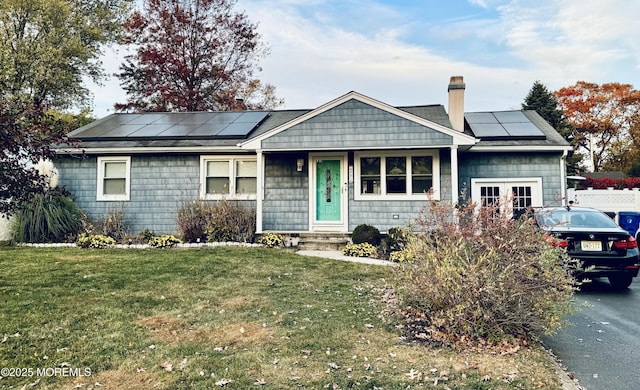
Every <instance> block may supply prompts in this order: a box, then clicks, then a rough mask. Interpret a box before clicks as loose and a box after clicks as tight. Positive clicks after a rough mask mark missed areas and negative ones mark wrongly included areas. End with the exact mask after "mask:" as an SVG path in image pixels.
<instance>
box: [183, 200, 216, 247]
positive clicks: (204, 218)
mask: <svg viewBox="0 0 640 390" xmlns="http://www.w3.org/2000/svg"><path fill="white" fill-rule="evenodd" d="M214 206H215V205H214V203H212V202H207V201H204V200H193V201H189V202H184V203H183V204H182V206H180V208H179V209H178V215H177V218H176V222H177V225H178V230H179V232H180V235H181V236H182V239H183V240H184V241H186V242H205V241H206V240H207V225H208V219H209V217H210V216H211V215H212V214H213V212H214Z"/></svg>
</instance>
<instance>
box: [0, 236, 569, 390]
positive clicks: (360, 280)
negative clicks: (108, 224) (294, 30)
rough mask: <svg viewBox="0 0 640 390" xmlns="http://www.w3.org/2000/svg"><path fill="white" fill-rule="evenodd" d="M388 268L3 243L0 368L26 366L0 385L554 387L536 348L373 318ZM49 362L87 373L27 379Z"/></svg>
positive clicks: (238, 254)
mask: <svg viewBox="0 0 640 390" xmlns="http://www.w3.org/2000/svg"><path fill="white" fill-rule="evenodd" d="M391 272H393V271H392V270H391V269H390V268H388V267H379V266H372V265H364V264H356V263H349V262H341V261H333V260H327V259H318V258H308V257H302V256H299V255H296V254H294V253H291V252H288V251H285V250H276V249H260V248H238V247H234V248H232V247H218V248H207V249H189V250H181V249H172V250H133V249H129V250H127V249H113V250H83V249H76V248H12V247H0V367H8V368H27V369H28V368H31V369H32V370H33V373H32V374H31V376H28V377H20V378H18V377H4V378H2V379H0V388H21V387H22V386H24V385H27V386H29V385H31V384H35V387H36V388H52V389H55V388H74V387H76V386H82V387H81V388H91V387H95V388H108V389H111V388H129V389H146V388H149V389H151V388H166V389H211V388H218V387H222V386H224V387H225V388H232V389H247V388H256V389H257V388H268V389H287V388H309V389H316V388H325V386H328V388H340V389H346V388H358V389H373V388H383V389H405V388H422V387H424V388H436V389H445V388H447V387H448V388H459V389H531V388H542V389H557V388H559V382H558V380H557V376H556V375H555V373H554V368H553V365H552V364H551V360H550V358H549V357H548V355H547V354H546V353H545V352H544V351H543V350H541V349H540V348H538V347H532V348H530V349H526V350H521V351H519V352H518V353H516V354H514V355H506V356H501V355H499V354H480V353H472V352H454V351H451V350H448V349H435V348H432V347H428V346H424V345H421V344H416V343H410V342H406V341H404V340H403V338H402V337H401V334H400V333H399V332H398V331H397V330H396V329H395V328H394V327H393V324H389V323H387V322H386V321H385V320H384V319H381V318H380V316H379V313H380V312H381V309H382V303H381V302H380V297H379V295H378V294H377V293H376V291H377V290H376V287H382V286H384V285H385V279H388V278H389V277H390V276H391ZM56 367H58V368H60V367H66V368H67V369H72V370H76V369H79V370H82V371H80V372H82V373H86V371H85V370H90V374H91V375H90V376H83V377H77V376H76V377H70V376H64V375H61V374H58V375H45V376H38V375H37V373H38V372H37V371H36V370H37V369H47V368H49V369H52V368H56ZM49 372H51V370H50V371H49ZM78 372H79V371H71V372H69V371H67V372H66V374H70V373H76V374H77V373H78ZM26 373H27V375H29V372H28V371H27V372H26ZM60 373H64V372H60ZM225 383H226V385H225ZM436 383H437V385H436V386H434V384H436ZM98 384H99V385H100V386H98Z"/></svg>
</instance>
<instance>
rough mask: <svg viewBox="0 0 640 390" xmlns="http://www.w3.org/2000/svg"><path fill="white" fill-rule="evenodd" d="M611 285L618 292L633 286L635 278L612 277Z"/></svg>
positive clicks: (610, 279) (627, 276)
mask: <svg viewBox="0 0 640 390" xmlns="http://www.w3.org/2000/svg"><path fill="white" fill-rule="evenodd" d="M608 279H609V284H611V287H613V288H614V289H616V290H623V289H625V288H627V287H629V286H630V285H631V282H632V281H633V277H632V276H631V275H611V276H609V278H608Z"/></svg>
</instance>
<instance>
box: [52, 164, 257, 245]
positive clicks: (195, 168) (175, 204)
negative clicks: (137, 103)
mask: <svg viewBox="0 0 640 390" xmlns="http://www.w3.org/2000/svg"><path fill="white" fill-rule="evenodd" d="M55 164H56V166H57V167H58V170H59V171H60V172H61V177H60V185H63V186H65V187H66V188H67V189H68V190H69V191H70V192H71V193H72V194H73V196H74V197H75V201H76V203H77V204H78V206H79V207H80V208H82V209H83V210H85V211H86V212H87V214H88V215H89V217H90V218H92V219H98V218H103V217H104V216H105V215H106V213H107V212H108V211H109V210H110V209H116V208H122V210H123V214H124V219H125V222H126V223H127V225H128V227H129V233H131V234H137V233H139V232H140V231H142V230H144V229H149V230H152V231H154V232H155V233H156V234H164V233H172V234H175V233H178V231H177V227H176V215H177V211H178V209H179V208H180V206H181V205H182V204H183V203H184V202H188V201H192V200H196V199H198V197H199V186H200V183H199V181H200V156H199V155H134V156H131V196H130V200H129V201H115V202H107V201H96V190H97V185H96V181H97V158H96V156H88V157H87V158H86V159H84V160H80V159H77V158H69V157H64V158H60V159H58V160H57V161H56V163H55ZM247 204H248V206H249V207H253V208H255V201H247Z"/></svg>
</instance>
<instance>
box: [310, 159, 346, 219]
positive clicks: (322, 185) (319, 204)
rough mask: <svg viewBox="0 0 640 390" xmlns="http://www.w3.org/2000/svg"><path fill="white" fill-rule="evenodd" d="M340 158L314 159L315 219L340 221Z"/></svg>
mask: <svg viewBox="0 0 640 390" xmlns="http://www.w3.org/2000/svg"><path fill="white" fill-rule="evenodd" d="M340 183H341V180H340V160H317V161H316V221H340V219H341V218H340V216H341V213H340V187H341V184H340Z"/></svg>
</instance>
